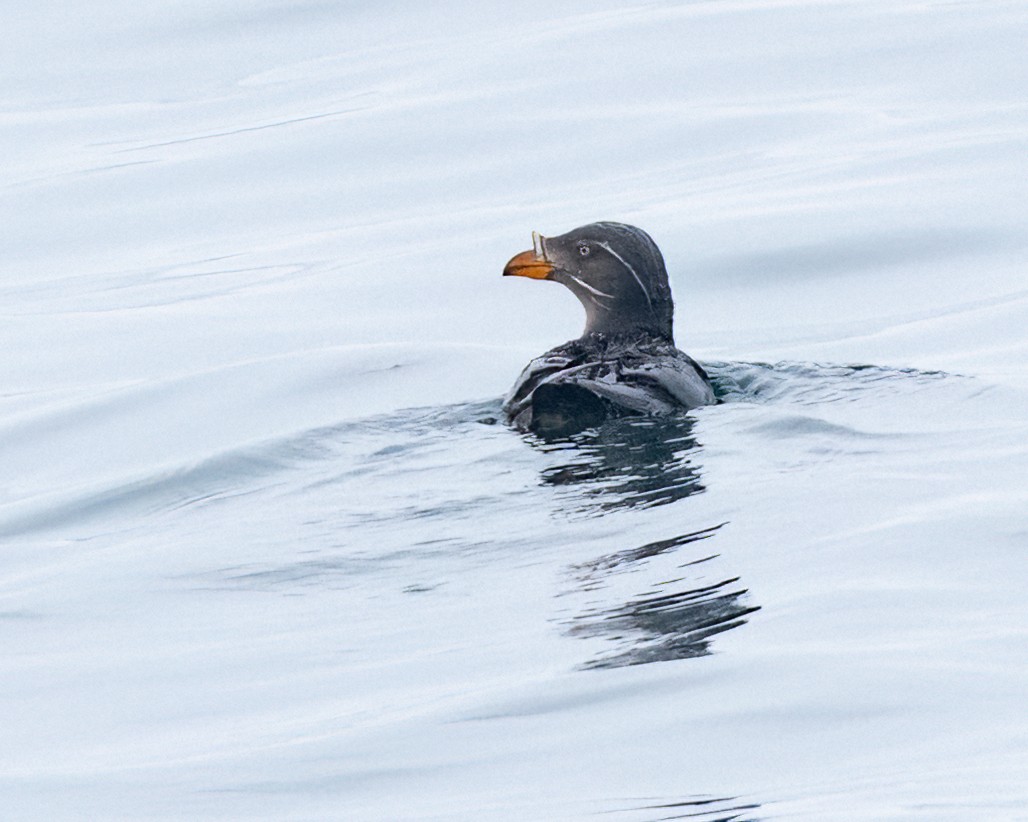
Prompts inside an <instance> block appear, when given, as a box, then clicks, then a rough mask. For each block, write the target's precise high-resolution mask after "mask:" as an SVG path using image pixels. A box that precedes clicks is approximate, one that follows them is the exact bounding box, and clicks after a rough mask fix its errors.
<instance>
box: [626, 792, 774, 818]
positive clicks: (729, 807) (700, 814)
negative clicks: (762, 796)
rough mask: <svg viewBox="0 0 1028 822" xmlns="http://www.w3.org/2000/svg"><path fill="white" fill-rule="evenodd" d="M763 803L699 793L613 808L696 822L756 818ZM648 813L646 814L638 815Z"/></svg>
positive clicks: (648, 815)
mask: <svg viewBox="0 0 1028 822" xmlns="http://www.w3.org/2000/svg"><path fill="white" fill-rule="evenodd" d="M759 810H760V805H759V804H757V803H756V802H748V801H746V800H743V799H740V798H739V797H735V796H724V797H714V796H709V797H708V796H696V797H689V798H686V799H681V800H679V801H666V802H660V801H654V802H653V803H651V804H646V805H633V806H632V807H629V808H624V809H620V810H618V811H612V813H614V814H616V815H618V816H620V815H621V814H625V815H629V816H631V817H632V818H634V819H640V818H645V819H647V820H652V822H658V820H666V819H692V820H695V821H696V822H757V820H758V819H759V817H757V816H755V815H754V811H759ZM638 813H645V814H646V816H645V817H639V816H636V814H638Z"/></svg>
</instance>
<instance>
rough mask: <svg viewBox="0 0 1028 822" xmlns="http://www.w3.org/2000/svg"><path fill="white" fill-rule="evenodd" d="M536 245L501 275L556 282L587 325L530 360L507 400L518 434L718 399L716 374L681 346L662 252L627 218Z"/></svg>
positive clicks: (537, 240)
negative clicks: (582, 311)
mask: <svg viewBox="0 0 1028 822" xmlns="http://www.w3.org/2000/svg"><path fill="white" fill-rule="evenodd" d="M532 240H533V247H532V249H531V250H529V251H523V252H521V253H520V254H518V255H516V256H515V257H514V258H512V259H511V260H510V262H508V263H507V265H506V267H505V268H504V269H503V274H504V276H505V277H506V276H515V277H529V278H531V279H533V280H555V281H556V282H558V283H561V284H563V285H565V286H567V287H568V288H569V289H571V291H572V292H573V293H574V295H575V296H576V297H578V299H579V300H580V301H581V302H582V305H583V306H584V307H585V332H584V333H583V334H582V336H581V337H579V338H578V339H577V340H570V341H569V342H566V343H564V344H563V345H559V346H557V347H556V348H554V349H551V350H550V351H547V352H546V353H545V354H543V355H542V356H540V357H537V358H536V359H534V360H532V362H530V363H529V364H528V365H527V366H526V367H525V370H524V371H522V373H521V376H520V377H518V379H517V382H515V383H514V387H513V388H511V390H510V392H509V393H508V394H507V396H506V397H505V398H504V403H503V410H504V412H505V414H506V416H507V420H508V421H509V422H510V423H511V424H513V425H514V426H515V427H516V428H518V429H520V430H522V431H533V432H535V433H538V434H542V435H547V436H550V435H556V436H564V435H567V434H572V433H577V432H578V431H581V430H583V429H585V428H590V427H594V426H596V425H599V424H600V423H601V422H603V421H604V420H605V419H608V418H610V417H621V416H667V415H669V414H674V413H676V412H682V411H686V410H688V409H690V408H696V407H698V406H701V405H710V404H712V403H714V402H715V401H716V400H715V397H714V392H713V390H712V389H711V385H710V378H709V377H708V376H707V373H706V372H705V371H704V370H703V368H702V367H701V366H700V365H699V364H698V363H697V362H696V361H695V360H693V359H692V358H691V357H689V356H688V355H687V354H685V353H684V352H682V351H679V350H678V349H677V348H676V347H675V341H674V336H673V333H672V321H673V316H674V303H673V301H672V299H671V287H670V285H669V284H668V276H667V269H666V268H665V267H664V258H663V257H662V256H661V253H660V249H658V248H657V244H656V243H654V242H653V240H652V239H651V238H650V236H649V235H648V234H647V233H646V232H645V231H643V230H641V229H639V228H636V227H635V226H630V225H625V224H624V223H612V222H601V223H590V224H589V225H585V226H582V227H581V228H576V229H574V230H573V231H569V232H568V233H567V234H562V235H561V236H559V237H543V236H541V235H540V234H538V233H536V232H532Z"/></svg>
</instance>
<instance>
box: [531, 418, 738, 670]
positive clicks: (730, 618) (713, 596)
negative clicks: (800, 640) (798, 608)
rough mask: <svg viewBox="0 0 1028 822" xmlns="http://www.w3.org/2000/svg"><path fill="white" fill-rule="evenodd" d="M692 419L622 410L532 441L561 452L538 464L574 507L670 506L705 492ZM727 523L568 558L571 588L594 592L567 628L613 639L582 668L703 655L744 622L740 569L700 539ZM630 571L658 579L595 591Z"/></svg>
mask: <svg viewBox="0 0 1028 822" xmlns="http://www.w3.org/2000/svg"><path fill="white" fill-rule="evenodd" d="M693 427H694V421H693V420H692V419H691V418H689V417H686V416H681V417H673V418H657V419H655V418H621V419H613V420H607V421H605V422H603V423H602V424H601V425H599V426H597V427H595V428H592V429H588V430H586V431H582V432H579V433H577V434H574V435H572V436H569V437H564V438H559V439H558V438H551V439H548V440H546V439H542V438H539V437H530V441H532V442H533V444H535V445H536V446H537V447H538V448H540V449H541V450H543V451H545V452H547V453H550V454H551V455H554V456H555V457H557V458H558V459H556V460H555V464H553V465H551V466H550V467H548V468H546V469H544V470H543V472H542V481H543V483H544V484H547V485H552V486H557V487H560V488H562V489H566V490H568V491H573V492H574V493H573V495H572V496H571V497H570V499H573V500H574V501H575V507H574V508H572V511H573V512H575V513H584V514H591V515H597V514H601V515H602V514H609V513H612V512H614V511H616V510H618V509H628V508H640V507H643V508H645V507H654V506H666V505H669V504H672V503H676V502H679V501H681V500H683V499H685V498H686V497H689V496H691V495H693V494H698V493H700V492H702V491H704V486H703V484H702V483H701V471H700V466H699V464H698V461H697V457H698V455H699V453H700V445H699V443H698V442H697V441H696V438H695V437H694V435H693ZM664 518H665V519H666V520H668V521H673V520H671V518H669V517H664ZM726 524H727V523H720V524H718V525H714V526H711V527H708V528H704V529H699V530H694V531H690V532H687V533H678V534H675V535H673V536H669V537H667V538H665V539H659V540H652V541H650V542H647V543H645V544H642V545H634V546H628V547H626V548H622V549H620V550H616V551H613V552H611V553H606V554H603V555H601V556H598V557H596V558H595V559H593V560H590V561H588V562H584V563H580V564H578V565H575V566H572V567H571V569H570V571H571V577H572V579H573V580H574V587H573V590H572V591H569V592H568V593H572V594H574V593H578V594H581V593H586V592H588V593H589V595H590V597H591V598H592V601H591V602H590V604H589V605H588V606H587V607H585V608H582V609H580V610H579V611H578V612H577V613H575V614H574V615H573V616H572V617H571V618H570V619H569V620H567V623H566V628H567V632H568V634H569V635H570V636H574V637H580V638H596V637H598V638H603V639H607V640H609V641H610V642H611V643H613V644H614V646H615V647H614V649H613V650H612V651H610V652H607V653H603V654H600V655H599V656H596V657H594V658H593V659H591V660H589V661H588V662H586V663H585V664H584V666H583V667H585V668H615V667H622V666H626V665H640V664H645V663H650V662H662V661H667V660H674V659H688V658H693V657H700V656H705V655H707V654H709V653H711V643H712V640H713V637H714V636H715V635H717V634H720V633H723V632H725V631H728V630H731V629H732V628H736V627H738V626H740V625H742V624H744V623H745V622H746V621H747V618H748V616H749V615H750V614H752V613H753V612H754V611H757V610H759V606H755V605H752V604H750V603H749V598H748V596H747V594H748V592H747V589H746V588H745V587H744V586H743V585H742V584H741V583H740V578H739V576H738V575H735V574H732V573H726V572H722V571H719V570H718V568H719V566H723V564H724V563H723V561H721V559H720V556H719V554H718V553H716V552H713V551H710V550H709V549H708V545H707V544H706V543H707V541H708V540H710V539H712V538H713V537H715V536H716V535H717V533H718V532H719V531H720V530H721V528H722V527H723V526H724V525H726ZM669 568H673V569H674V573H671V574H669V573H668V571H669ZM626 572H629V573H637V574H641V575H642V578H643V579H645V578H646V577H647V576H648V575H649V576H651V577H655V581H654V582H653V583H652V584H651V585H650V587H649V589H648V590H645V591H643V592H641V593H639V594H638V595H636V596H633V597H632V598H631V599H629V600H628V601H621V602H616V603H611V602H604V603H602V604H597V602H596V600H595V597H596V596H597V595H598V594H599V593H600V592H602V591H603V589H604V588H606V587H608V585H609V583H610V581H611V580H612V578H613V577H614V576H615V575H618V574H622V573H626ZM669 576H671V577H674V578H673V579H668V577H669Z"/></svg>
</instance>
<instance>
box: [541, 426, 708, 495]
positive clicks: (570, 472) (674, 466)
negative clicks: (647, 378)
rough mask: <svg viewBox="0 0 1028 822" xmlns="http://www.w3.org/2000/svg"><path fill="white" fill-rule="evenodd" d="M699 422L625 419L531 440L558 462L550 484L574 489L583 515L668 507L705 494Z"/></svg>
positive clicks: (548, 472)
mask: <svg viewBox="0 0 1028 822" xmlns="http://www.w3.org/2000/svg"><path fill="white" fill-rule="evenodd" d="M693 424H694V423H693V420H692V419H691V418H689V417H687V416H685V415H682V416H678V417H664V418H654V417H621V418H614V419H608V420H605V421H604V422H602V423H601V424H600V425H598V426H596V427H595V428H589V429H586V430H584V431H580V432H578V433H575V434H572V435H571V436H564V437H550V438H543V437H539V436H533V435H526V436H528V438H529V439H530V440H531V441H532V442H533V443H535V444H536V445H537V446H538V447H539V448H540V450H542V451H545V452H548V453H551V454H553V455H555V456H556V457H557V460H556V461H555V464H554V465H551V466H550V467H548V468H546V469H544V470H543V472H542V481H543V483H544V484H545V485H553V486H563V487H569V488H571V489H573V490H574V491H575V496H576V498H577V499H578V500H579V501H580V504H579V505H578V506H577V509H576V510H577V511H578V512H580V513H589V512H592V513H603V512H605V511H610V510H612V509H616V508H632V507H637V506H641V507H647V506H654V505H666V504H667V503H670V502H675V501H677V500H680V499H683V498H684V497H688V496H690V495H692V494H698V493H700V492H701V491H703V490H704V488H703V485H702V484H701V482H700V472H699V468H698V466H697V465H695V463H694V461H693V460H694V456H695V454H696V453H697V452H698V451H699V444H698V443H697V442H696V439H695V438H694V437H693Z"/></svg>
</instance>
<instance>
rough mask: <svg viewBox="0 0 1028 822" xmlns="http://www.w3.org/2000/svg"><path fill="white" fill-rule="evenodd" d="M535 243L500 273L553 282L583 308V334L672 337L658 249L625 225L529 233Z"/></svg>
mask: <svg viewBox="0 0 1028 822" xmlns="http://www.w3.org/2000/svg"><path fill="white" fill-rule="evenodd" d="M532 237H533V240H534V241H535V243H534V245H535V247H534V248H533V249H532V250H531V251H524V252H522V253H521V254H518V255H517V256H516V257H514V258H513V259H512V260H511V261H510V262H509V263H507V266H506V268H504V269H503V273H504V275H505V276H506V275H515V276H519V277H531V278H532V279H536V280H556V281H557V282H558V283H563V284H564V285H566V286H567V287H568V288H570V289H571V290H572V291H573V292H574V294H575V296H576V297H578V299H579V300H581V301H582V305H583V306H584V307H585V333H586V334H589V333H592V332H598V333H603V334H619V333H625V332H628V333H639V332H645V333H648V334H650V335H652V336H655V337H657V338H660V339H666V340H668V341H672V319H673V316H674V303H673V302H672V300H671V287H670V286H669V285H668V279H667V270H666V269H665V268H664V258H663V257H662V256H661V254H660V249H658V248H657V244H656V243H655V242H653V240H652V239H651V238H650V235H649V234H647V233H646V232H645V231H643V230H642V229H639V228H636V227H635V226H630V225H625V224H624V223H590V224H589V225H584V226H582V227H581V228H576V229H574V230H573V231H569V232H568V233H567V234H562V235H560V236H559V237H543V236H541V235H539V234H536V233H534V232H533V235H532Z"/></svg>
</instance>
